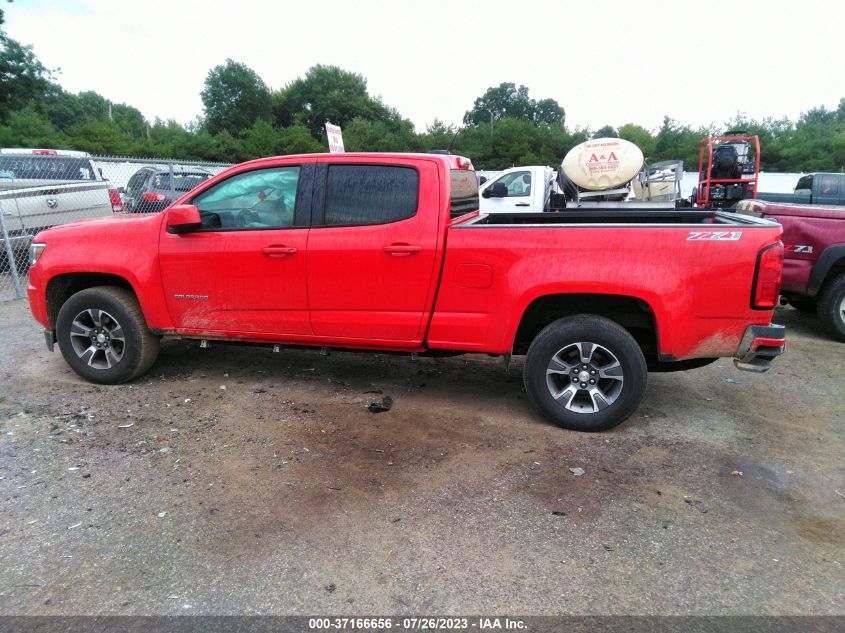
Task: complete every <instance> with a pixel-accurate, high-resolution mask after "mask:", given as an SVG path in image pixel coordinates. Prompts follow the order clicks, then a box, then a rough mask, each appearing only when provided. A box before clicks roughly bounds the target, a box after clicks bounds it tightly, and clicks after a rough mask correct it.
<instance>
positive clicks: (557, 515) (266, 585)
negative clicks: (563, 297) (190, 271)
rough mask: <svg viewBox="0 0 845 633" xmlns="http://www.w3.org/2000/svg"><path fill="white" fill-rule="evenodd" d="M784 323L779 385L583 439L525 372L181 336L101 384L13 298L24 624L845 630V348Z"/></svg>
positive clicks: (18, 576)
mask: <svg viewBox="0 0 845 633" xmlns="http://www.w3.org/2000/svg"><path fill="white" fill-rule="evenodd" d="M777 320H778V321H779V322H781V323H784V324H786V325H787V327H788V328H789V333H790V342H789V351H788V353H787V355H786V356H785V357H783V358H781V359H779V361H778V362H777V363H776V365H775V367H774V369H773V370H772V371H771V372H769V373H768V374H766V375H755V374H749V373H743V372H738V371H736V370H735V369H734V367H733V365H732V364H731V363H730V362H729V361H725V362H719V363H716V364H714V365H711V366H709V367H706V368H703V369H699V370H695V371H691V372H686V373H679V374H652V375H651V377H650V383H649V388H648V393H647V394H646V397H645V400H644V402H643V404H642V406H641V408H640V410H639V412H638V413H637V414H636V415H635V416H634V417H633V418H631V419H630V420H629V421H628V422H627V423H625V424H624V425H623V426H622V427H620V428H618V429H616V430H614V431H612V432H609V433H604V434H596V435H587V434H579V433H573V432H569V431H564V430H561V429H558V428H556V427H553V426H550V425H549V424H547V423H546V422H544V421H543V420H542V419H540V418H539V417H538V416H537V415H536V414H535V413H534V412H533V411H532V410H531V409H530V407H529V405H528V403H527V401H526V399H525V396H524V394H523V391H522V383H521V359H520V360H519V361H518V362H516V363H515V366H513V367H512V368H511V371H510V373H505V371H504V368H503V366H502V364H501V361H500V360H498V359H492V358H487V357H481V356H465V357H457V358H453V359H446V360H434V359H420V360H419V362H416V363H413V362H411V360H410V358H409V357H403V356H386V355H378V356H372V355H365V354H358V353H333V354H332V355H331V356H329V357H322V356H320V355H319V354H318V353H317V352H316V351H283V352H282V353H279V354H273V353H271V352H270V351H269V350H266V349H249V348H232V347H213V348H212V349H208V350H202V349H199V346H198V345H197V344H195V343H189V344H186V343H183V342H171V343H168V344H166V345H164V347H163V350H162V354H161V357H160V359H159V362H158V363H157V364H156V365H155V367H154V368H153V370H152V372H151V373H150V374H149V375H148V376H146V377H144V378H142V379H140V380H139V381H137V382H135V383H133V384H129V385H123V386H119V387H99V386H95V385H92V384H88V383H85V382H83V381H82V380H81V379H79V378H78V377H77V376H76V375H75V374H73V373H71V371H70V370H69V369H68V368H67V366H66V365H65V364H64V362H63V360H62V358H61V356H60V355H59V353H58V352H56V353H53V354H50V353H48V352H47V351H46V349H44V345H43V338H42V337H41V334H40V332H39V327H38V326H37V324H36V323H35V322H34V321H33V320H32V319H31V317H30V316H29V313H28V308H27V305H26V303H25V302H22V301H13V302H5V303H2V304H0V337H2V338H1V339H0V340H2V350H3V354H2V359H0V396H2V398H3V401H2V403H0V499H2V504H0V570H2V573H0V612H2V613H5V614H107V613H108V614H189V613H190V614H197V613H213V614H233V613H249V614H257V613H260V614H321V613H349V614H372V613H380V614H388V613H417V614H419V613H439V614H458V613H461V614H468V613H485V612H486V613H489V612H496V613H515V614H523V615H529V614H620V613H637V614H809V613H813V614H842V613H845V568H843V567H844V566H845V548H844V547H843V544H845V496H843V495H845V466H843V455H845V414H843V411H845V409H843V401H845V383H843V378H842V376H843V366H845V362H843V360H845V345H841V344H837V343H833V342H831V341H828V340H826V339H825V338H824V337H823V336H822V335H821V334H819V333H817V332H816V323H815V320H814V319H813V318H811V317H808V316H805V315H803V314H800V313H798V312H796V311H794V310H792V309H784V310H781V311H779V313H778V315H777ZM383 395H390V396H391V397H392V398H393V399H394V401H395V404H394V407H393V409H392V410H391V411H389V412H386V413H380V414H373V413H370V412H369V411H368V410H367V408H366V406H367V405H368V404H369V403H370V402H373V401H375V400H380V399H381V398H382V396H383ZM570 468H582V469H584V471H585V473H584V474H583V475H582V476H576V475H574V474H573V473H572V472H571V471H570ZM740 472H741V473H742V474H741V475H740V474H738V473H740Z"/></svg>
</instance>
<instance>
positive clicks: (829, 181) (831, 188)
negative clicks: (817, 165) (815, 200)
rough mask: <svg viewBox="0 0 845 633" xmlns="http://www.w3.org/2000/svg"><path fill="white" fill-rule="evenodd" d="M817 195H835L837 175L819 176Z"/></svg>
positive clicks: (837, 191) (837, 183) (836, 191)
mask: <svg viewBox="0 0 845 633" xmlns="http://www.w3.org/2000/svg"><path fill="white" fill-rule="evenodd" d="M818 178H819V195H821V196H835V195H837V194H838V193H839V177H838V176H834V175H833V174H824V175H823V176H819V177H818Z"/></svg>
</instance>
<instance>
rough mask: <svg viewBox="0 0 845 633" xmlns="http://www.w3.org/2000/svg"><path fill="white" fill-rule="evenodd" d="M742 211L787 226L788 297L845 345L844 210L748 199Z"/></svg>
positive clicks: (785, 279)
mask: <svg viewBox="0 0 845 633" xmlns="http://www.w3.org/2000/svg"><path fill="white" fill-rule="evenodd" d="M738 209H739V211H740V212H744V213H751V214H754V215H755V216H757V217H762V218H768V219H771V220H775V221H776V222H778V223H780V224H781V225H782V226H783V243H784V251H785V253H784V257H785V259H784V265H783V289H782V291H781V292H782V294H783V296H784V298H785V299H786V300H787V301H788V302H789V303H790V304H791V305H792V306H793V307H795V308H797V309H798V310H801V311H802V312H814V313H816V314H817V315H818V317H819V320H820V321H821V323H822V325H823V326H824V328H825V329H826V330H827V332H828V333H829V334H830V336H832V337H833V338H835V339H837V340H839V341H845V207H834V206H810V205H801V204H786V203H770V202H764V201H762V200H745V201H743V202H741V203H740V204H739V207H738Z"/></svg>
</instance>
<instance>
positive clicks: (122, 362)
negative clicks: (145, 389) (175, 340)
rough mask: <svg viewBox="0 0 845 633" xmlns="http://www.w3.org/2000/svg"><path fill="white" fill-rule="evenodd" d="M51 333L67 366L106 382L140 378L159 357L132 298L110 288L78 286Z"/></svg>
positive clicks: (136, 302)
mask: <svg viewBox="0 0 845 633" xmlns="http://www.w3.org/2000/svg"><path fill="white" fill-rule="evenodd" d="M56 337H57V338H58V341H59V349H61V351H62V356H64V359H65V361H66V362H67V364H68V365H70V367H71V369H73V370H74V371H75V372H76V373H77V374H79V375H80V376H82V377H83V378H85V379H86V380H90V381H91V382H96V383H100V384H105V385H115V384H119V383H122V382H126V381H127V380H132V379H133V378H135V377H136V376H140V375H141V374H143V373H144V372H146V371H147V370H148V369H149V368H150V367H152V364H153V363H154V362H155V359H156V357H157V356H158V349H159V339H158V337H157V336H155V335H153V334H151V333H150V331H149V330H148V329H147V323H146V321H145V320H144V315H143V313H142V312H141V307H140V306H139V305H138V301H137V300H136V299H135V296H134V295H133V294H132V293H131V292H129V291H128V290H125V289H123V288H117V287H113V286H98V287H95V288H88V289H86V290H81V291H79V292H77V293H76V294H74V295H72V296H71V297H70V298H69V299H68V300H67V301H65V303H64V304H63V305H62V307H61V309H60V310H59V315H58V318H57V319H56Z"/></svg>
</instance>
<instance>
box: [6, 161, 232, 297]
mask: <svg viewBox="0 0 845 633" xmlns="http://www.w3.org/2000/svg"><path fill="white" fill-rule="evenodd" d="M227 167H230V165H229V164H225V163H206V162H197V161H178V160H172V161H170V160H156V159H145V158H128V157H116V156H90V155H88V154H86V153H84V152H72V151H62V150H20V149H18V150H7V149H3V150H0V301H8V300H10V299H15V298H18V299H20V298H23V297H25V296H26V287H27V271H28V270H29V261H28V254H29V245H30V243H31V242H32V238H33V237H34V236H35V235H36V234H37V233H38V232H39V231H41V230H43V229H46V228H49V227H51V226H56V225H58V224H64V223H66V222H72V221H74V220H79V219H82V218H97V217H108V216H111V215H113V214H115V213H155V212H158V211H161V210H162V209H164V208H165V207H167V206H168V205H169V204H170V203H171V202H172V201H174V200H175V199H177V198H179V197H181V196H182V195H183V194H184V193H186V192H187V191H190V190H191V189H193V188H194V187H196V186H197V185H199V184H200V183H202V182H203V181H205V180H207V179H208V178H211V177H212V176H214V175H216V174H218V173H219V172H221V171H223V170H224V169H226V168H227Z"/></svg>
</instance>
